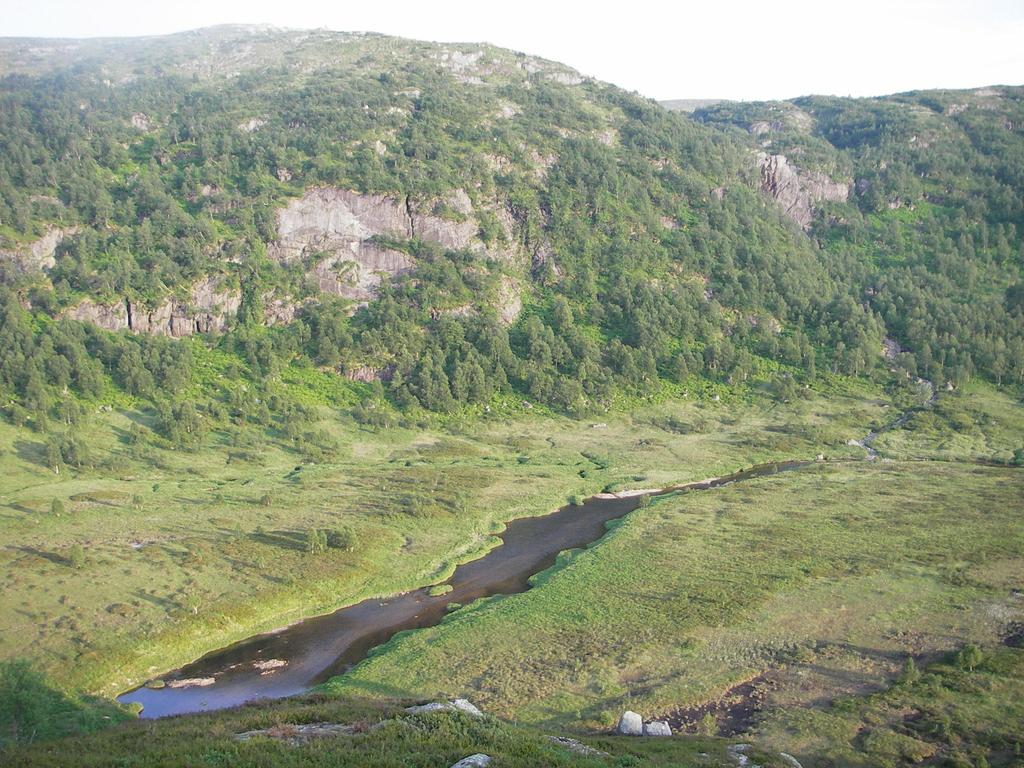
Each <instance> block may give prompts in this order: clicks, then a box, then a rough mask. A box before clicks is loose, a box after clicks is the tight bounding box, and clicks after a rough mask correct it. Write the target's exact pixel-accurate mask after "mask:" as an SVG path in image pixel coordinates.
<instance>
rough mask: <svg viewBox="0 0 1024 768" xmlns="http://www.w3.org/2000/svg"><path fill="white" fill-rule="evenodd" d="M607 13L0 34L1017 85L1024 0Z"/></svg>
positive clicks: (137, 19)
mask: <svg viewBox="0 0 1024 768" xmlns="http://www.w3.org/2000/svg"><path fill="white" fill-rule="evenodd" d="M609 5H610V4H609ZM611 7H612V8H614V10H603V9H602V4H601V3H600V2H597V1H595V0H591V2H558V0H546V2H538V0H503V1H502V2H491V1H490V0H476V2H473V1H472V0H450V1H448V2H439V1H436V0H435V2H430V1H429V0H420V2H415V1H411V2H410V1H407V0H383V1H382V0H358V2H353V1H352V0H0V36H37V37H96V36H123V35H153V34H164V33H169V32H177V31H182V30H186V29H194V28H196V27H203V26H209V25H212V24H224V23H252V24H257V23H258V24H264V23H265V24H274V25H278V26H285V27H294V28H309V27H326V28H329V29H336V30H345V31H356V30H361V31H373V32H383V33H387V34H393V35H401V36H403V37H412V38H418V39H423V40H439V41H452V42H478V41H486V42H491V43H494V44H496V45H501V46H505V47H508V48H513V49H515V50H519V51H525V52H527V53H533V54H537V55H540V56H544V57H546V58H549V59H554V60H556V61H561V62H564V63H566V64H569V65H570V66H573V67H575V68H577V69H579V70H580V71H582V72H583V73H584V74H587V75H592V76H594V77H597V78H600V79H602V80H607V81H610V82H613V83H615V84H616V85H620V86H622V87H625V88H627V89H630V90H636V91H639V92H640V93H642V94H644V95H646V96H651V97H654V98H659V99H669V98H730V99H771V98H787V97H793V96H799V95H803V94H808V93H826V94H838V95H852V96H869V95H880V94H886V93H895V92H899V91H906V90H913V89H917V88H939V87H943V88H966V87H972V86H979V85H992V84H1004V85H1006V84H1013V85H1017V84H1022V83H1024V0H887V1H886V0H852V1H848V2H834V1H833V0H776V1H775V2H772V0H761V1H760V2H754V1H753V0H705V1H704V2H692V1H687V0H676V2H672V0H663V1H662V2H651V1H650V0H630V1H627V2H618V3H615V4H614V6H611Z"/></svg>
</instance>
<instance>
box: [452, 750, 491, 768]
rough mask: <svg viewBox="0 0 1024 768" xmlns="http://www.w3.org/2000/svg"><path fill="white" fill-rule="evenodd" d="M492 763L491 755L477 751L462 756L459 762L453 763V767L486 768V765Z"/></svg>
mask: <svg viewBox="0 0 1024 768" xmlns="http://www.w3.org/2000/svg"><path fill="white" fill-rule="evenodd" d="M490 764H491V758H490V756H489V755H485V754H483V753H482V752H477V753H476V754H475V755H470V756H469V757H464V758H462V759H461V760H459V762H457V763H455V764H454V765H452V768H485V766H488V765H490Z"/></svg>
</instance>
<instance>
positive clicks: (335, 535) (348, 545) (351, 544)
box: [327, 528, 356, 552]
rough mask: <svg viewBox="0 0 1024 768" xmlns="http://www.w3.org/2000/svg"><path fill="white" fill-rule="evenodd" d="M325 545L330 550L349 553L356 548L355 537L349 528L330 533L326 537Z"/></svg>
mask: <svg viewBox="0 0 1024 768" xmlns="http://www.w3.org/2000/svg"><path fill="white" fill-rule="evenodd" d="M327 544H328V545H329V546H330V547H331V548H332V549H341V550H344V551H345V552H351V551H352V550H353V549H355V546H356V536H355V534H354V533H353V532H352V530H351V529H350V528H338V529H337V530H334V531H331V532H330V534H329V535H328V537H327Z"/></svg>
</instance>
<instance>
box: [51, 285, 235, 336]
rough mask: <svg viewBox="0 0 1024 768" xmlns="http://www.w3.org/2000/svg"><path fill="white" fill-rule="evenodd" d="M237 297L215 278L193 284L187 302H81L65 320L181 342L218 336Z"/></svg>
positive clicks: (168, 300) (232, 310) (231, 313)
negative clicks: (147, 304)
mask: <svg viewBox="0 0 1024 768" xmlns="http://www.w3.org/2000/svg"><path fill="white" fill-rule="evenodd" d="M241 302H242V295H241V293H240V292H239V291H238V290H237V289H235V288H225V287H224V286H222V285H221V283H220V281H219V280H218V279H217V278H213V277H207V278H204V279H202V280H200V281H199V282H198V283H195V284H194V285H193V286H192V288H191V289H190V291H189V295H188V298H187V299H184V300H183V299H178V298H168V299H165V300H164V301H163V302H161V303H160V304H158V305H157V306H155V307H145V306H143V305H142V304H140V303H139V302H136V301H131V300H130V299H126V300H125V301H123V302H116V303H114V304H97V303H96V302H94V301H92V300H91V299H85V300H84V301H82V302H80V303H79V304H77V305H76V306H74V307H72V308H71V309H69V310H68V312H67V315H68V317H70V318H72V319H73V320H79V321H82V322H86V323H92V324H93V325H96V326H99V327H100V328H105V329H106V330H108V331H122V330H125V329H127V330H130V331H133V332H134V333H144V334H148V335H151V336H172V337H174V338H181V337H183V336H191V335H192V334H193V333H221V332H223V331H225V330H226V329H227V327H228V324H229V323H230V321H231V320H232V319H233V318H234V317H235V315H236V314H237V313H238V307H239V305H240V304H241Z"/></svg>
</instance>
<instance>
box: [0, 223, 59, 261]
mask: <svg viewBox="0 0 1024 768" xmlns="http://www.w3.org/2000/svg"><path fill="white" fill-rule="evenodd" d="M77 231H78V229H77V228H76V227H71V228H68V229H60V228H59V227H53V228H52V229H49V230H47V231H46V234H44V235H43V236H42V237H40V238H39V239H38V240H36V241H35V242H33V243H30V244H29V245H27V246H25V247H23V248H16V249H12V250H0V260H3V261H10V262H13V263H14V265H15V267H16V268H17V270H18V271H20V272H41V271H45V270H47V269H53V267H54V266H55V265H56V263H57V261H56V259H55V258H54V253H55V252H56V250H57V246H58V245H60V243H61V241H62V240H63V239H64V238H65V237H67V236H68V235H72V234H74V233H75V232H77Z"/></svg>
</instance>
